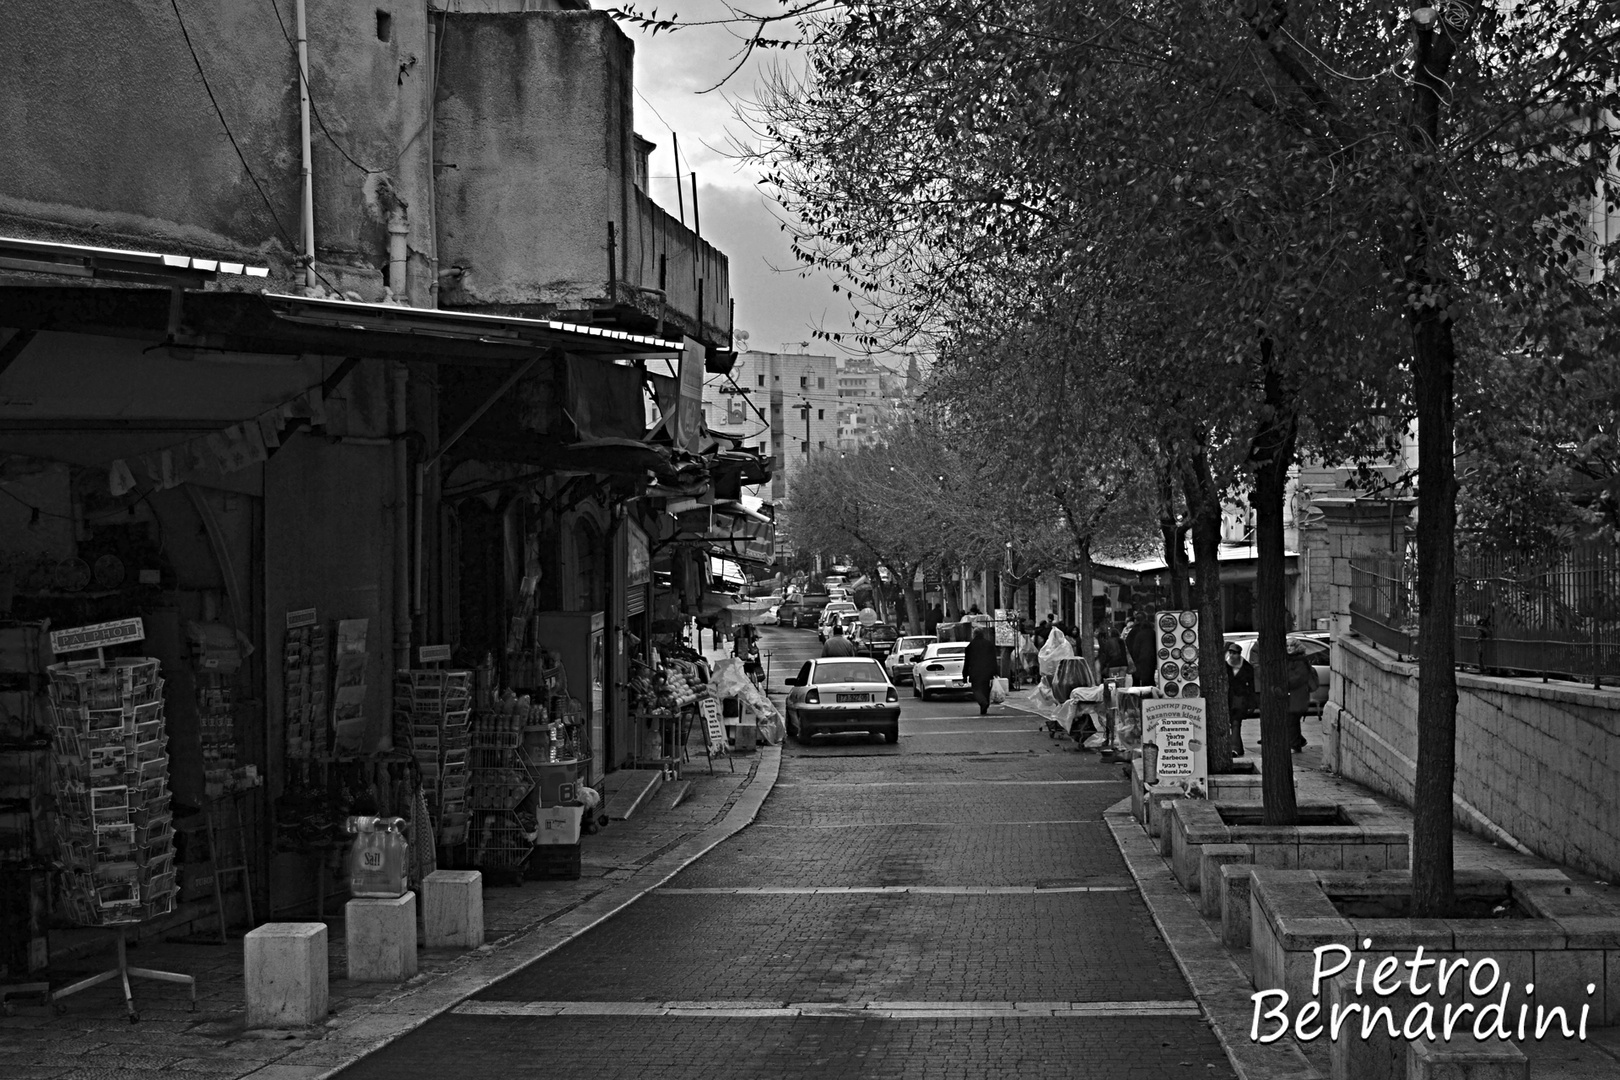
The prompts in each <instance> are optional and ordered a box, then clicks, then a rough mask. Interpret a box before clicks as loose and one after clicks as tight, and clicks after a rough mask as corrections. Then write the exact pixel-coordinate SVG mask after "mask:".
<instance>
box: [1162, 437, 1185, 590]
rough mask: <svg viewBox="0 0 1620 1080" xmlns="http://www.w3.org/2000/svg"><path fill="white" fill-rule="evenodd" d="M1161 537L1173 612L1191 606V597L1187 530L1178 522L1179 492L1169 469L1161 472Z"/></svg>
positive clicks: (1165, 467)
mask: <svg viewBox="0 0 1620 1080" xmlns="http://www.w3.org/2000/svg"><path fill="white" fill-rule="evenodd" d="M1158 480H1159V536H1160V538H1161V539H1163V541H1164V574H1165V577H1166V578H1168V579H1169V587H1168V590H1167V594H1166V601H1167V602H1168V603H1169V605H1170V609H1171V610H1172V611H1185V610H1186V609H1187V608H1188V607H1190V606H1191V604H1190V603H1189V597H1188V593H1187V547H1186V538H1187V527H1186V526H1185V525H1183V524H1182V523H1181V522H1179V521H1178V520H1176V492H1175V487H1174V486H1173V485H1172V483H1171V478H1170V470H1169V467H1168V466H1162V467H1161V468H1160V469H1159V476H1158Z"/></svg>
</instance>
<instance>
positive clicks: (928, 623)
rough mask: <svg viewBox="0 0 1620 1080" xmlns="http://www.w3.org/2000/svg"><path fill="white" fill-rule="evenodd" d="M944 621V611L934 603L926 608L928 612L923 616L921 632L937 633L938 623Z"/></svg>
mask: <svg viewBox="0 0 1620 1080" xmlns="http://www.w3.org/2000/svg"><path fill="white" fill-rule="evenodd" d="M944 621H945V613H944V612H943V611H941V610H940V609H939V605H938V604H935V605H934V606H933V607H931V608H929V609H928V614H927V615H925V616H923V632H924V633H927V634H931V635H937V634H938V633H939V624H940V623H942V622H944Z"/></svg>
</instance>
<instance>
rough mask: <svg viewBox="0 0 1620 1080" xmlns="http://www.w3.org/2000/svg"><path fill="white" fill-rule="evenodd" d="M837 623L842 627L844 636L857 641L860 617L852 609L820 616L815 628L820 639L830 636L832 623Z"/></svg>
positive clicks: (823, 639)
mask: <svg viewBox="0 0 1620 1080" xmlns="http://www.w3.org/2000/svg"><path fill="white" fill-rule="evenodd" d="M834 623H837V624H838V625H839V626H842V627H843V628H844V636H845V637H847V638H849V640H850V641H851V642H856V641H858V638H859V631H860V628H861V617H860V615H858V614H857V613H855V612H853V611H838V612H833V613H831V614H828V615H823V616H822V617H821V625H820V626H819V627H817V628H816V632H817V634H818V635H819V636H820V637H821V640H822V641H824V642H825V641H826V640H827V639H828V638H829V637H831V636H832V628H833V624H834Z"/></svg>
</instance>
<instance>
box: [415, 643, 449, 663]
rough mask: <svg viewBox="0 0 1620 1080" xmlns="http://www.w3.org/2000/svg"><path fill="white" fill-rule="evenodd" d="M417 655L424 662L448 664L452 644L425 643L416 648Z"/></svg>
mask: <svg viewBox="0 0 1620 1080" xmlns="http://www.w3.org/2000/svg"><path fill="white" fill-rule="evenodd" d="M416 655H417V657H418V658H419V659H420V660H421V662H422V663H424V664H448V663H449V662H450V646H448V645H423V646H421V647H420V648H418V649H417V650H416Z"/></svg>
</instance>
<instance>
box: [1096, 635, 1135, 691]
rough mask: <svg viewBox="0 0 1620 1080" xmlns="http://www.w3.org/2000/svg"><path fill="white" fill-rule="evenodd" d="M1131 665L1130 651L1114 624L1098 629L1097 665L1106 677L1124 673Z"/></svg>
mask: <svg viewBox="0 0 1620 1080" xmlns="http://www.w3.org/2000/svg"><path fill="white" fill-rule="evenodd" d="M1129 666H1130V653H1128V652H1126V651H1125V643H1124V642H1123V641H1121V640H1120V638H1119V631H1117V630H1115V629H1114V627H1113V626H1112V625H1108V626H1104V627H1103V628H1102V629H1101V630H1098V631H1097V667H1098V668H1100V669H1101V670H1102V677H1103V678H1105V679H1108V678H1113V677H1115V676H1119V675H1123V674H1125V673H1126V669H1127V668H1128V667H1129Z"/></svg>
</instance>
